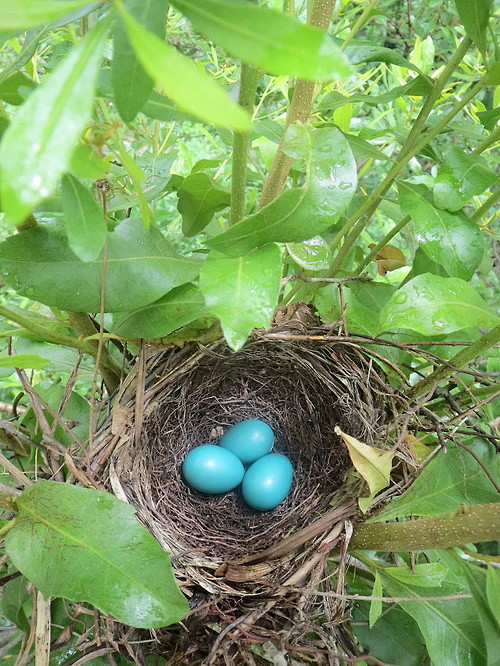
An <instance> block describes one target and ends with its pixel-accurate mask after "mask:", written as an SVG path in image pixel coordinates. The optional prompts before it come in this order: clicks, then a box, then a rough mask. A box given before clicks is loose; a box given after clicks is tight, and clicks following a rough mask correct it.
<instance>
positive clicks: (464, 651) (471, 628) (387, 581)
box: [379, 568, 486, 666]
mask: <svg viewBox="0 0 500 666" xmlns="http://www.w3.org/2000/svg"><path fill="white" fill-rule="evenodd" d="M379 573H380V576H381V578H382V580H383V583H384V588H385V591H386V593H387V594H388V595H390V596H392V597H414V598H415V601H404V602H400V606H401V608H402V609H403V610H405V611H406V612H407V613H408V614H409V615H411V616H412V617H413V618H414V619H415V620H416V622H417V624H418V626H419V628H420V630H421V632H422V635H423V637H424V639H425V642H426V645H427V649H428V651H429V656H430V659H431V661H432V663H433V664H436V665H437V664H439V666H485V664H486V647H485V644H484V640H483V637H482V635H481V624H480V622H479V620H478V617H477V611H476V608H475V605H474V602H473V600H472V599H453V600H447V601H430V600H425V601H424V600H421V599H420V597H421V596H422V588H421V587H419V586H418V585H412V584H411V583H410V582H400V581H396V580H395V579H394V578H393V577H391V576H388V575H385V571H384V569H383V568H381V569H379ZM468 592H469V588H468V585H467V582H466V580H465V579H462V580H456V577H454V576H449V578H447V579H446V580H445V581H443V583H442V584H441V585H439V586H438V587H427V588H426V589H425V596H426V597H427V596H428V597H439V596H451V595H454V594H467V593H468Z"/></svg>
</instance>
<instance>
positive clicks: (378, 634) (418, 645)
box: [353, 602, 427, 666]
mask: <svg viewBox="0 0 500 666" xmlns="http://www.w3.org/2000/svg"><path fill="white" fill-rule="evenodd" d="M369 603H370V604H371V603H374V602H358V603H357V605H358V606H359V608H354V610H353V619H354V623H353V631H354V634H355V636H356V638H357V639H358V640H359V641H360V643H361V644H362V645H364V646H366V647H367V648H368V649H369V651H370V654H372V655H373V656H374V657H376V658H377V659H380V660H381V661H383V662H384V663H388V664H398V665H401V666H422V664H423V663H425V661H424V660H425V658H426V655H427V651H426V649H425V645H424V642H423V638H422V634H421V633H420V629H419V628H418V625H417V623H416V622H415V620H414V619H413V618H412V617H411V616H410V615H408V614H407V613H405V612H404V611H403V610H402V609H401V608H400V607H399V606H398V605H396V604H391V605H390V606H389V607H388V608H387V609H386V611H385V612H384V613H383V614H382V615H381V616H380V617H379V619H378V620H377V623H376V624H375V626H374V627H371V628H370V626H369V611H368V605H369Z"/></svg>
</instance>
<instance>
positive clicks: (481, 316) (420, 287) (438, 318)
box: [380, 273, 499, 335]
mask: <svg viewBox="0 0 500 666" xmlns="http://www.w3.org/2000/svg"><path fill="white" fill-rule="evenodd" d="M498 322H499V317H497V315H495V313H494V312H493V311H492V310H491V309H490V307H489V306H488V304H487V303H485V301H484V300H483V299H482V298H481V296H480V295H479V294H478V293H477V291H476V290H475V289H474V287H472V286H471V285H470V284H468V283H467V282H464V281H463V280H460V279H459V278H444V277H439V276H438V275H432V274H431V273H424V274H423V275H418V276H417V277H416V278H413V280H410V282H408V283H407V284H405V285H404V286H403V287H401V288H400V289H398V290H397V292H396V293H395V294H394V296H392V297H391V299H390V300H389V301H388V302H387V303H386V304H385V306H384V307H383V309H382V312H381V313H380V330H381V331H383V330H389V329H391V328H406V329H411V330H413V331H417V333H421V334H422V335H440V334H443V333H452V332H453V331H459V330H460V329H462V328H468V327H470V326H483V327H489V326H495V325H496V324H498Z"/></svg>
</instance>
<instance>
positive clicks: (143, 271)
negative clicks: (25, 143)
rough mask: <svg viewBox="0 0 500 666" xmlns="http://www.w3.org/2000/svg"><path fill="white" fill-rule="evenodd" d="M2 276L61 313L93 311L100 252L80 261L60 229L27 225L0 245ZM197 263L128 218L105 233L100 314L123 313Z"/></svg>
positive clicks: (186, 275) (185, 276) (191, 272)
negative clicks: (103, 295) (105, 255)
mask: <svg viewBox="0 0 500 666" xmlns="http://www.w3.org/2000/svg"><path fill="white" fill-rule="evenodd" d="M0 262H1V265H2V270H3V278H4V280H5V281H6V282H7V283H8V284H11V285H12V286H13V287H14V288H15V289H16V290H17V291H18V292H19V293H21V294H23V295H25V296H28V297H29V298H32V299H34V300H38V301H41V302H42V303H45V304H46V305H50V306H51V307H56V308H60V309H62V310H77V311H82V312H98V311H99V309H100V300H101V299H100V290H101V279H102V271H103V253H101V254H100V256H99V257H98V258H97V259H96V260H94V261H88V262H83V261H80V260H79V259H78V257H77V256H76V255H75V254H74V253H73V252H72V250H71V249H70V247H69V244H68V240H67V237H66V233H65V230H64V227H62V226H61V225H60V224H47V225H38V226H36V227H32V228H31V229H28V230H27V231H23V232H21V233H19V234H16V235H15V236H11V237H10V238H8V239H7V240H6V241H4V242H3V243H0ZM197 273H198V264H197V263H196V262H194V261H191V260H188V259H185V258H184V257H181V256H179V255H178V254H177V253H176V252H175V250H174V249H173V248H172V246H171V245H170V243H169V242H168V241H167V240H166V238H165V237H164V236H163V235H162V234H161V233H160V232H159V231H158V230H157V229H156V228H155V227H152V226H151V227H150V228H149V229H144V226H143V224H142V220H139V219H134V218H129V219H126V220H124V221H123V222H121V223H120V224H119V225H118V226H117V227H116V228H115V229H114V231H112V232H110V233H109V234H108V252H107V266H106V290H105V310H106V311H107V312H116V311H124V310H126V311H129V310H134V309H137V308H140V307H142V306H143V305H147V304H148V303H152V302H153V301H156V300H157V299H158V298H160V297H161V296H163V295H164V294H165V293H166V292H168V291H170V290H171V289H173V287H176V286H178V285H180V284H183V283H185V282H189V281H190V280H192V279H193V278H194V277H196V275H197Z"/></svg>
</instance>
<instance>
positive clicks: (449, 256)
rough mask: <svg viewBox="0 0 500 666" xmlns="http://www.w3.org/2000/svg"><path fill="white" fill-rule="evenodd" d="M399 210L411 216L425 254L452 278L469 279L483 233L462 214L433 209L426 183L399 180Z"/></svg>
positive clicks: (481, 248) (481, 247)
mask: <svg viewBox="0 0 500 666" xmlns="http://www.w3.org/2000/svg"><path fill="white" fill-rule="evenodd" d="M398 189H399V201H400V204H401V207H402V209H403V210H404V211H405V213H407V214H408V215H410V216H411V218H412V220H413V223H414V229H415V233H416V237H417V240H418V241H419V243H420V247H421V248H422V250H423V251H424V252H425V254H426V255H427V256H428V257H429V258H430V259H432V260H433V261H435V262H436V263H438V264H441V265H442V266H444V268H445V269H446V271H447V272H448V274H449V275H450V276H451V277H458V278H462V280H470V278H471V277H472V275H473V273H474V271H475V269H476V268H477V267H478V266H479V264H480V263H481V260H482V258H483V255H484V246H485V239H484V236H483V233H482V232H481V230H480V229H479V227H478V226H477V224H475V223H474V222H472V221H471V220H470V219H469V218H468V217H467V216H466V215H465V214H464V213H456V214H451V213H448V212H446V211H443V210H440V209H438V208H435V207H434V206H433V204H432V195H431V192H430V190H428V189H427V188H426V187H425V185H412V184H411V183H408V182H406V181H399V182H398Z"/></svg>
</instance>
